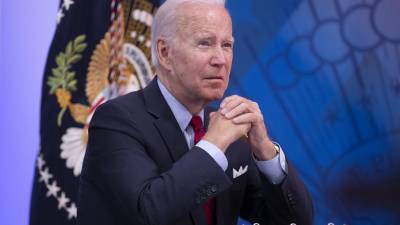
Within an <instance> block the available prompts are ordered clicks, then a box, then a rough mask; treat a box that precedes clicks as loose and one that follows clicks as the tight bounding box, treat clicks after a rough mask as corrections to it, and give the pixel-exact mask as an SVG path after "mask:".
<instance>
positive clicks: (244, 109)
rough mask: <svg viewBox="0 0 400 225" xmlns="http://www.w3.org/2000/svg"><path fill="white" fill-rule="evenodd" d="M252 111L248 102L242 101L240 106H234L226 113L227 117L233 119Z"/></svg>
mask: <svg viewBox="0 0 400 225" xmlns="http://www.w3.org/2000/svg"><path fill="white" fill-rule="evenodd" d="M248 112H251V110H250V109H249V106H248V104H247V103H240V104H239V105H238V106H236V107H235V108H233V109H232V110H230V111H228V112H227V113H225V117H226V118H227V119H232V118H235V117H237V116H238V115H240V114H243V113H248Z"/></svg>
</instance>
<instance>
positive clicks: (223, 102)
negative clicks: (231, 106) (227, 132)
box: [219, 95, 237, 108]
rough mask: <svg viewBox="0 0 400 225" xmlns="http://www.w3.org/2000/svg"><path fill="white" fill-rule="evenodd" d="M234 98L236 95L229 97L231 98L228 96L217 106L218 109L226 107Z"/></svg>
mask: <svg viewBox="0 0 400 225" xmlns="http://www.w3.org/2000/svg"><path fill="white" fill-rule="evenodd" d="M235 97H237V95H231V96H228V97H226V98H224V100H222V102H221V104H220V105H219V107H220V108H223V107H225V105H226V104H227V103H228V102H230V101H231V100H232V99H234V98H235Z"/></svg>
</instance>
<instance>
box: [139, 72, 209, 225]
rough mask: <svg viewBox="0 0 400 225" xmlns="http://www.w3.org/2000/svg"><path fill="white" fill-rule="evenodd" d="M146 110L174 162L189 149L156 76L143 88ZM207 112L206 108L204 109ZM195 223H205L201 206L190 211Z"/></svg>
mask: <svg viewBox="0 0 400 225" xmlns="http://www.w3.org/2000/svg"><path fill="white" fill-rule="evenodd" d="M143 97H144V100H145V104H146V107H147V111H148V112H149V113H150V114H152V115H153V116H154V117H155V121H154V125H155V127H156V128H157V130H158V132H159V134H160V136H161V137H162V139H163V141H164V143H165V145H166V146H167V149H168V151H169V153H170V155H171V158H172V159H173V161H174V162H176V161H177V160H179V159H180V158H181V157H182V156H183V155H184V154H185V153H186V152H188V151H189V148H188V146H187V143H186V140H185V136H184V135H183V133H182V131H181V129H180V127H179V125H178V122H177V121H176V119H175V117H174V114H173V113H172V111H171V109H170V108H169V106H168V104H167V102H166V101H165V99H164V96H163V95H162V94H161V91H160V88H159V87H158V84H157V78H155V79H153V80H152V81H151V83H150V84H149V85H148V86H147V87H146V88H145V89H143ZM205 112H207V110H205ZM208 113H209V112H207V113H205V119H204V121H205V124H208ZM190 215H191V217H192V219H193V223H194V224H195V225H207V219H206V216H205V214H204V211H203V208H202V207H201V206H199V207H197V208H196V209H194V210H192V211H191V212H190Z"/></svg>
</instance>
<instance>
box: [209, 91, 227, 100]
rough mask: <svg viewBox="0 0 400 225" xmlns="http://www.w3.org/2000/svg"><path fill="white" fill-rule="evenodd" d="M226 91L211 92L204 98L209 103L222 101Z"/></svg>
mask: <svg viewBox="0 0 400 225" xmlns="http://www.w3.org/2000/svg"><path fill="white" fill-rule="evenodd" d="M224 92H225V91H209V92H208V93H205V95H204V97H205V99H207V101H209V102H211V101H215V100H218V99H221V98H222V97H223V96H224Z"/></svg>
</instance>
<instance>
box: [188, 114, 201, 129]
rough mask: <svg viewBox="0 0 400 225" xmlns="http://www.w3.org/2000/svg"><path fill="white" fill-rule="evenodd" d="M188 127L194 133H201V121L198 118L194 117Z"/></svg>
mask: <svg viewBox="0 0 400 225" xmlns="http://www.w3.org/2000/svg"><path fill="white" fill-rule="evenodd" d="M190 125H191V126H192V128H193V130H194V131H195V132H198V131H203V121H202V120H201V117H200V116H196V115H194V116H193V117H192V120H190Z"/></svg>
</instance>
